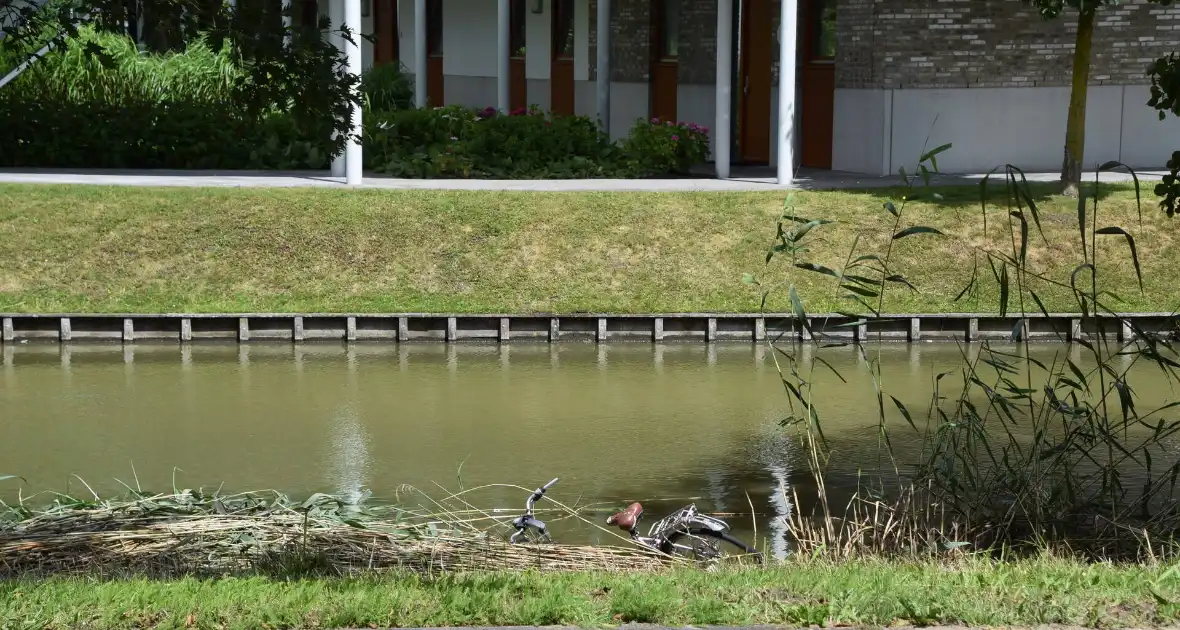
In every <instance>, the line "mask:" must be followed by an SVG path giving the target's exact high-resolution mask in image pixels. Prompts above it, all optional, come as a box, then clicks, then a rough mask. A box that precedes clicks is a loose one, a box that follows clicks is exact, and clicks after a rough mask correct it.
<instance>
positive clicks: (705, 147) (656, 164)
mask: <svg viewBox="0 0 1180 630" xmlns="http://www.w3.org/2000/svg"><path fill="white" fill-rule="evenodd" d="M623 152H624V153H625V154H626V155H627V157H628V158H629V159H630V160H631V161H632V163H633V164H635V165H636V168H637V169H638V170H639V171H640V172H641V173H644V174H649V175H662V174H668V173H674V174H678V175H686V174H688V172H689V169H691V168H692V167H693V166H696V165H697V164H701V163H702V162H704V161H705V160H706V159H707V158H708V157H709V129H708V127H701V126H699V125H697V124H695V123H685V122H672V121H670V120H660V119H658V118H652V119H651V120H644V119H639V120H637V121H635V125H634V126H633V127H631V133H630V135H628V136H627V139H626V140H625V141H624V142H623Z"/></svg>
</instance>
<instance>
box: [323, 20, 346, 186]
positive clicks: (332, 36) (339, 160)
mask: <svg viewBox="0 0 1180 630" xmlns="http://www.w3.org/2000/svg"><path fill="white" fill-rule="evenodd" d="M342 26H344V0H328V41H329V42H330V43H331V44H332V45H333V46H335V47H336V50H339V51H342V52H343V51H344V38H343V37H341V36H340V27H342ZM332 135H333V138H335V137H336V136H337V135H338V134H336V133H335V132H333V134H332ZM347 155H348V149H347V148H346V149H345V150H344V152H342V153H340V154H339V155H337V156H336V157H334V158H332V171H331V173H332V177H345V176H346V175H347V172H346V170H347V169H346V164H347Z"/></svg>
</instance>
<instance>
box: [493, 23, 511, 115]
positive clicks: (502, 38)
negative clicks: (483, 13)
mask: <svg viewBox="0 0 1180 630" xmlns="http://www.w3.org/2000/svg"><path fill="white" fill-rule="evenodd" d="M496 17H497V19H496V108H497V109H499V110H500V112H501V113H504V114H507V113H508V109H509V108H510V107H511V103H512V90H511V88H510V85H511V84H510V83H509V77H510V75H511V73H512V70H511V64H510V62H511V59H512V51H511V50H510V48H511V45H512V41H511V40H512V8H511V5H510V4H509V3H508V0H498V4H497V5H496Z"/></svg>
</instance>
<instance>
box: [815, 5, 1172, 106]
mask: <svg viewBox="0 0 1180 630" xmlns="http://www.w3.org/2000/svg"><path fill="white" fill-rule="evenodd" d="M838 1H839V4H838V9H837V21H838V27H837V31H838V36H837V37H838V39H837V42H838V49H837V58H836V85H837V86H838V87H844V88H866V87H876V88H931V87H1003V86H1061V85H1068V84H1069V77H1070V70H1071V68H1072V55H1073V42H1074V34H1075V32H1076V30H1077V14H1076V13H1075V12H1072V11H1070V12H1067V13H1066V14H1065V15H1063V16H1062V17H1061V18H1058V19H1056V20H1043V19H1041V17H1040V16H1039V15H1037V13H1036V12H1035V11H1034V10H1033V9H1032V8H1030V7H1029V6H1028V5H1027V4H1025V3H1024V2H1022V1H1021V0H993V1H991V2H983V1H980V0H838ZM1177 49H1180V5H1177V6H1173V7H1166V8H1165V7H1160V6H1158V5H1154V4H1150V3H1148V2H1147V0H1125V2H1124V4H1123V5H1122V6H1119V7H1114V8H1107V9H1103V10H1102V11H1101V12H1100V13H1099V17H1098V21H1097V25H1096V27H1095V33H1094V56H1093V67H1092V70H1091V83H1092V84H1094V85H1102V84H1116V85H1120V84H1142V83H1145V82H1146V81H1147V80H1146V78H1145V72H1146V67H1147V64H1148V63H1150V62H1151V61H1152V60H1154V59H1155V58H1156V57H1159V56H1162V55H1164V54H1167V53H1169V52H1172V51H1174V50H1177Z"/></svg>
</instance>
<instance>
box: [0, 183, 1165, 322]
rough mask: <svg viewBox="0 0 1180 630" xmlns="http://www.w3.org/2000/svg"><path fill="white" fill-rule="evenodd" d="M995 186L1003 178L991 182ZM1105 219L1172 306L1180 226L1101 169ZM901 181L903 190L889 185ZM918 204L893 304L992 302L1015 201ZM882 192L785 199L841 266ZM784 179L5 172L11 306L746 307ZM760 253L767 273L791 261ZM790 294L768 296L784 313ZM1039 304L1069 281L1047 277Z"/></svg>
mask: <svg viewBox="0 0 1180 630" xmlns="http://www.w3.org/2000/svg"><path fill="white" fill-rule="evenodd" d="M993 188H994V189H995V191H994V195H995V196H996V197H997V198H998V197H1002V196H1003V193H1002V181H1000V182H997V183H996V184H994V186H993ZM1034 190H1035V191H1036V192H1037V194H1038V195H1039V196H1038V200H1039V204H1040V215H1041V222H1042V224H1043V228H1044V231H1045V233H1046V236H1047V241H1048V244H1046V243H1045V242H1043V241H1042V240H1041V239H1040V237H1039V235H1038V234H1037V232H1036V230H1035V228H1034V229H1033V238H1032V239H1031V247H1030V251H1029V261H1030V262H1029V264H1030V267H1031V268H1033V269H1034V270H1038V271H1043V272H1045V273H1047V274H1048V275H1049V276H1050V277H1051V278H1053V279H1055V280H1057V281H1062V282H1066V283H1068V279H1069V274H1070V272H1071V271H1072V270H1073V269H1074V268H1075V267H1076V266H1077V265H1078V264H1080V263H1081V262H1082V260H1081V255H1080V250H1079V248H1078V246H1077V240H1078V231H1077V213H1076V206H1075V202H1073V201H1070V200H1066V199H1062V198H1057V197H1052V196H1049V195H1048V194H1047V192H1048V189H1047V188H1043V187H1042V188H1034ZM1103 190H1104V198H1103V201H1102V204H1101V206H1100V215H1099V216H1100V218H1099V222H1098V224H1099V226H1100V227H1101V226H1103V225H1118V226H1123V227H1125V228H1126V229H1127V230H1128V231H1130V232H1131V233H1133V234H1134V235H1135V239H1136V244H1137V246H1138V248H1139V255H1140V258H1141V260H1142V264H1143V273H1144V280H1145V287H1144V291H1143V292H1142V293H1140V292H1139V291H1138V288H1137V285H1136V282H1135V275H1134V269H1133V267H1132V264H1131V260H1130V257H1129V256H1128V255H1127V248H1126V243H1125V241H1124V240H1123V239H1122V238H1121V237H1114V238H1111V237H1102V238H1101V239H1100V248H1099V249H1100V250H1101V251H1103V252H1104V253H1103V256H1104V258H1105V260H1104V261H1103V264H1102V274H1103V283H1104V286H1108V287H1121V288H1122V289H1121V291H1122V292H1121V293H1120V296H1121V297H1122V298H1123V299H1124V300H1125V303H1123V304H1121V305H1114V307H1115V308H1116V309H1117V310H1125V311H1164V312H1171V311H1172V310H1173V309H1175V308H1176V307H1177V305H1178V304H1180V291H1178V290H1177V288H1176V284H1175V283H1174V282H1171V281H1170V280H1171V276H1172V270H1173V269H1174V268H1175V267H1176V263H1177V262H1178V259H1177V256H1180V254H1177V253H1176V251H1177V250H1176V248H1174V247H1172V246H1171V245H1172V240H1173V237H1172V234H1173V232H1174V231H1175V228H1174V226H1173V225H1171V224H1170V222H1169V220H1168V219H1167V218H1166V217H1164V216H1163V214H1162V213H1161V212H1159V211H1158V210H1157V209H1156V208H1155V206H1154V201H1153V199H1152V197H1151V196H1150V193H1149V192H1148V191H1145V197H1144V208H1143V223H1142V225H1140V224H1139V220H1138V217H1137V211H1136V205H1135V197H1134V194H1133V192H1132V191H1131V189H1130V187H1129V186H1122V187H1118V188H1114V187H1108V186H1104V188H1103ZM895 192H896V191H895ZM939 192H940V194H942V195H943V196H944V199H943V200H941V201H938V202H933V203H918V202H911V203H910V204H909V205H908V206H907V207H906V215H905V216H906V219H907V223H908V224H910V225H915V224H924V225H930V226H934V227H937V228H939V229H941V230H942V231H944V232H946V233H947V234H948V235H949V236H947V237H945V238H943V237H931V236H928V235H926V236H923V237H920V238H907V239H900V240H897V241H895V242H894V253H893V260H894V266H895V267H896V271H897V272H899V273H902V274H904V275H905V276H906V277H907V278H909V279H910V281H911V282H912V283H913V284H914V285H915V286H916V287H917V288H918V289H919V290H920V292H919V293H911V292H909V291H906V290H895V291H891V292H890V293H889V297H888V299H887V301H886V304H885V309H884V310H885V311H886V312H896V313H906V312H948V311H960V312H962V311H993V310H995V309H996V308H997V307H996V305H997V302H998V299H997V296H998V289H997V288H996V286H995V284H996V283H995V282H991V281H990V279H989V282H988V283H986V284H987V286H984V287H982V288H981V290H980V291H979V292H978V293H977V294H975V295H968V296H966V297H965V298H964V299H962V300H960V301H959V302H954V301H953V298H954V296H955V295H956V294H957V293H958V292H959V290H960V289H961V288H962V287H963V286H964V285H965V284H966V283H967V281H968V279H969V278H970V277H971V273H972V267H973V265H974V264H975V263H976V261H978V263H979V265H980V274H981V276H989V275H990V271H987V265H986V262H985V260H984V259H983V258H982V257H979V258H978V259H977V258H976V256H977V254H978V250H977V249H976V248H978V247H989V248H995V249H998V250H1000V251H1011V243H1012V240H1011V237H1010V235H1009V233H1008V231H1007V230H1008V220H1007V213H1006V209H1005V208H1002V207H999V206H995V207H993V208H992V209H991V211H990V213H989V220H988V231H987V234H984V231H983V222H982V215H981V212H980V206H979V201H978V198H979V191H978V187H975V186H971V187H965V188H947V189H940V190H939ZM886 193H887V191H855V192H799V193H796V195H795V211H796V212H797V213H798V214H800V215H802V216H806V217H809V218H827V219H834V220H837V221H838V223H837V224H835V225H828V226H824V227H823V228H822V229H818V230H815V231H813V236H810V237H809V239H810V241H811V242H810V244H809V246H810V247H811V248H812V253H811V254H809V259H810V260H812V261H814V262H819V263H825V264H830V265H832V266H837V267H838V266H840V265H842V263H843V261H844V260H845V259H846V257H847V253H848V252H847V249H848V247H849V246H850V245H851V243H852V242H853V237H854V235H855V234H856V233H860V234H861V249H860V251H863V252H868V251H872V252H876V251H880V250H881V249H883V247H882V246H883V244H884V243H885V242H886V241H887V240H888V239H889V236H890V235H891V233H892V232H891V229H892V222H891V221H892V217H891V216H889V215H888V214H887V213H886V212H885V211H883V210H882V209H881V200H882V199H883V198H884V197H883V196H884V195H885V194H886ZM784 199H785V194H784V193H781V192H766V193H732V194H731V193H724V194H720V193H533V192H529V193H506V192H439V191H381V190H363V191H355V192H354V191H341V190H323V189H306V188H304V189H268V190H258V189H190V188H130V187H94V186H27V185H26V186H22V185H0V260H3V261H5V262H4V264H3V265H0V311H4V312H179V311H190V312H248V311H278V312H295V311H302V312H520V313H526V312H574V311H591V312H685V311H712V312H727V311H728V312H749V311H756V310H758V302H759V294H758V289H757V287H753V286H750V285H747V284H743V283H742V281H741V278H742V274H743V273H747V272H752V273H762V272H763V271H764V269H763V264H764V257H765V253H766V251H767V248H768V247H769V246H770V244H771V241H772V240H773V238H774V234H775V223H776V221H777V219H778V217H779V216H780V215H781V213H782V209H783V202H784ZM782 258H783V257H781V256H780V257H778V258H777V259H776V260H774V261H773V262H772V263H771V267H772V269H773V270H772V271H770V272H769V273H768V274H767V277H769V278H770V279H781V278H782V277H783V275H782V274H783V273H785V270H786V269H787V268H788V265H787V264H786V261H784V260H782ZM796 277H797V279H796V283H797V284H798V285H799V286H800V287H801V289H802V290H801V291H800V293H801V294H802V295H803V297H804V300H805V302H806V303H807V308H808V310H809V311H811V312H830V311H834V310H837V309H845V310H847V309H848V308H849V307H850V304H849V303H848V302H847V301H844V300H840V299H838V298H836V297H835V296H834V293H835V292H834V291H833V285H832V283H831V282H830V279H828V278H823V277H821V276H818V275H817V274H809V273H805V272H802V273H800V272H797V273H796ZM784 293H785V292H779V293H776V294H773V295H772V299H771V302H770V303H769V305H768V309H770V310H780V311H786V310H789V305H788V304H787V303H786V298H785V295H784ZM1038 293H1039V294H1040V296H1041V297H1042V298H1043V299H1044V300H1045V302H1046V306H1047V307H1048V308H1049V309H1050V310H1055V311H1065V312H1076V311H1077V310H1078V308H1077V306H1076V304H1074V302H1073V301H1072V299H1071V298H1070V296H1069V295H1068V291H1065V290H1061V289H1060V288H1050V287H1040V288H1039V289H1038Z"/></svg>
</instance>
